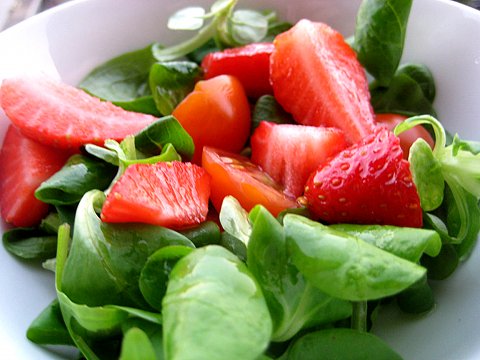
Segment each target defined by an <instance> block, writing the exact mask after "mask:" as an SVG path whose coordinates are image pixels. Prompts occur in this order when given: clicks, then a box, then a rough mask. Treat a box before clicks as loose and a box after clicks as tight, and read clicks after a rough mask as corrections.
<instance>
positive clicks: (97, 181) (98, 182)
mask: <svg viewBox="0 0 480 360" xmlns="http://www.w3.org/2000/svg"><path fill="white" fill-rule="evenodd" d="M116 171H117V169H116V167H114V166H112V165H110V164H107V163H105V162H103V161H98V160H96V159H92V158H90V157H87V156H84V155H79V154H77V155H73V156H72V157H71V158H70V159H69V160H68V161H67V163H66V164H65V165H64V166H63V168H62V169H60V170H59V171H58V172H57V173H55V174H54V175H53V176H52V177H50V178H49V179H48V180H46V181H44V182H43V183H42V184H41V185H40V186H39V187H38V188H37V190H36V191H35V197H36V198H37V199H39V200H40V201H43V202H45V203H47V204H53V205H71V204H75V203H78V202H79V201H80V199H81V198H82V196H83V194H85V193H86V192H87V191H89V190H93V189H98V190H105V189H106V188H107V187H108V185H110V183H111V181H112V179H113V178H114V176H115V173H116Z"/></svg>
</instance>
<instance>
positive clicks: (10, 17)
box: [0, 0, 480, 31]
mask: <svg viewBox="0 0 480 360" xmlns="http://www.w3.org/2000/svg"><path fill="white" fill-rule="evenodd" d="M67 1H69V0H0V31H1V30H3V29H6V28H8V27H10V26H12V25H15V24H16V23H18V22H20V21H22V20H24V19H26V18H27V17H30V16H32V15H35V14H36V13H39V12H41V11H44V10H47V9H49V8H51V7H53V6H56V5H59V4H61V3H64V2H67ZM132 1H135V0H132ZM452 1H457V2H459V3H462V4H465V5H468V6H471V7H473V8H476V9H479V10H480V0H452Z"/></svg>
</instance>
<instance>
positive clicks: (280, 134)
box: [250, 121, 347, 197]
mask: <svg viewBox="0 0 480 360" xmlns="http://www.w3.org/2000/svg"><path fill="white" fill-rule="evenodd" d="M250 142H251V147H252V157H251V159H252V162H253V163H255V164H257V165H259V166H260V167H261V168H262V169H263V170H264V171H266V172H267V173H268V174H269V175H270V176H271V177H272V178H273V179H274V180H276V181H278V182H279V183H280V184H282V185H283V186H284V188H285V192H286V193H287V194H289V195H290V196H293V197H298V196H300V195H302V194H303V190H304V188H305V183H306V182H307V179H308V176H309V175H310V174H311V173H312V172H313V171H314V170H315V169H317V167H318V166H319V165H320V164H323V163H324V162H326V161H327V159H328V158H329V157H331V156H333V155H335V154H337V153H338V152H340V151H341V150H343V149H344V148H346V147H347V142H346V140H345V136H344V135H343V132H342V131H341V130H338V129H335V128H326V127H314V126H305V125H291V124H274V123H271V122H266V121H262V122H260V125H259V126H258V127H257V128H256V129H255V132H254V133H253V135H252V137H251V139H250Z"/></svg>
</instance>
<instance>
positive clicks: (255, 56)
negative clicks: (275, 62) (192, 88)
mask: <svg viewBox="0 0 480 360" xmlns="http://www.w3.org/2000/svg"><path fill="white" fill-rule="evenodd" d="M272 52H273V44H272V43H252V44H248V45H244V46H240V47H236V48H231V49H225V50H223V51H215V52H211V53H209V54H207V55H206V56H205V57H204V58H203V61H202V68H203V69H204V71H205V78H206V79H210V78H212V77H215V76H218V75H222V74H225V75H233V76H235V77H236V78H237V79H238V80H240V83H241V84H242V85H243V87H244V88H245V92H246V93H247V95H248V96H250V97H253V98H258V97H260V96H262V95H265V94H271V93H272V92H273V90H272V85H271V84H270V70H269V67H270V55H271V54H272Z"/></svg>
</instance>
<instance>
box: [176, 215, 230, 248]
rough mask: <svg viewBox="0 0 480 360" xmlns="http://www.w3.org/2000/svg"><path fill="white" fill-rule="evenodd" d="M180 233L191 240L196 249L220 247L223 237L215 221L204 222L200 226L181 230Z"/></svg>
mask: <svg viewBox="0 0 480 360" xmlns="http://www.w3.org/2000/svg"><path fill="white" fill-rule="evenodd" d="M179 233H180V234H182V235H184V236H185V237H187V238H188V239H190V241H191V242H192V243H193V244H194V245H195V247H202V246H207V245H215V244H216V245H219V244H220V239H221V236H222V235H221V233H220V227H219V226H218V225H217V223H216V222H214V221H204V222H203V223H201V224H200V225H198V226H195V227H192V228H188V229H183V230H179Z"/></svg>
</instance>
